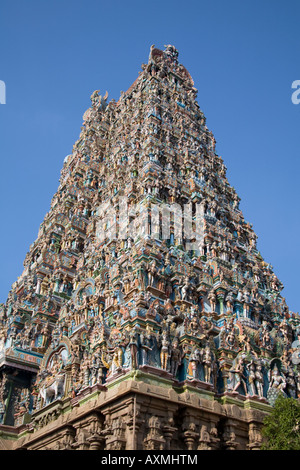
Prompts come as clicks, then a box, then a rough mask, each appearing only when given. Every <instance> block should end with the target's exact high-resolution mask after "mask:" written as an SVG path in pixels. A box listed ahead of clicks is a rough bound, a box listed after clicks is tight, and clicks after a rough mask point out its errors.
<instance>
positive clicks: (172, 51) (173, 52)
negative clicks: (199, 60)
mask: <svg viewBox="0 0 300 470" xmlns="http://www.w3.org/2000/svg"><path fill="white" fill-rule="evenodd" d="M164 47H165V50H164V53H165V55H166V56H167V57H170V58H171V59H172V60H174V62H176V64H177V63H178V54H179V53H178V50H177V49H176V47H175V46H172V45H171V44H167V45H165V46H164Z"/></svg>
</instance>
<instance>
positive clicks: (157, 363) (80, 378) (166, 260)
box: [0, 45, 300, 450]
mask: <svg viewBox="0 0 300 470" xmlns="http://www.w3.org/2000/svg"><path fill="white" fill-rule="evenodd" d="M196 96H197V89H196V88H195V87H194V82H193V80H192V78H191V76H190V74H189V73H188V71H187V70H186V69H185V67H184V66H183V65H182V64H180V63H179V61H178V51H177V50H176V49H175V47H174V46H170V45H168V46H166V48H165V50H159V49H157V48H155V47H154V46H152V47H151V50H150V55H149V60H148V63H147V64H143V65H142V71H141V72H140V73H139V75H138V78H137V79H136V81H135V82H134V83H133V85H132V86H131V87H130V88H129V90H128V91H127V92H126V93H122V94H121V97H120V99H119V101H118V102H116V101H114V100H111V101H109V102H108V95H107V93H106V94H105V96H101V95H100V94H99V92H98V91H95V92H94V93H93V95H92V96H91V107H90V108H89V109H88V110H87V111H86V112H85V114H84V116H83V120H84V122H83V126H82V129H81V133H80V136H79V139H78V141H77V142H76V143H75V145H74V146H73V150H72V153H71V154H70V155H68V156H67V157H66V158H65V160H64V164H63V168H62V171H61V178H60V181H59V187H58V189H57V192H56V193H55V195H54V196H53V199H52V201H51V207H50V210H49V212H48V213H47V214H46V216H45V218H44V220H43V222H42V224H41V226H40V229H39V233H38V237H37V239H36V241H35V242H34V243H32V245H31V246H30V248H29V251H28V253H27V255H26V258H25V261H24V270H23V273H22V275H21V276H20V277H19V278H18V280H17V281H16V282H15V283H14V284H13V285H12V288H11V291H10V292H9V295H8V298H7V301H6V303H5V305H4V304H2V305H1V306H0V332H1V339H0V380H1V382H0V383H1V388H0V432H1V434H0V448H1V449H13V450H17V449H23V450H26V449H28V450H42V449H43V450H44V449H51V450H62V449H70V450H101V449H103V450H134V449H138V450H139V449H141V450H156V449H157V450H170V449H171V450H200V449H216V450H219V449H220V450H223V449H230V450H234V449H237V450H239V449H249V450H251V449H259V448H260V446H261V442H262V438H261V427H262V423H263V419H264V417H265V416H266V414H267V413H268V412H269V411H270V409H271V407H272V406H273V405H274V402H275V400H276V397H277V396H278V395H279V394H282V395H284V396H286V397H298V394H299V392H300V387H299V385H300V381H299V366H298V363H299V361H300V360H299V344H300V342H299V340H298V336H299V333H300V330H299V327H300V322H299V317H298V315H297V314H295V313H293V312H291V311H289V308H288V306H287V305H286V302H285V299H284V298H283V297H282V295H281V290H282V288H283V286H282V284H281V282H280V281H279V280H278V278H277V277H276V275H275V274H274V272H273V269H272V266H271V265H270V264H269V263H268V262H266V261H264V259H263V257H262V255H261V254H260V253H259V251H258V250H257V247H256V239H257V236H256V234H255V233H254V231H253V228H252V225H251V224H250V223H248V222H246V221H245V219H244V217H243V214H242V212H241V210H240V209H239V197H238V195H237V194H236V191H235V190H234V188H233V187H232V186H230V184H229V182H228V181H227V178H226V166H225V165H224V163H223V160H222V158H221V157H220V156H219V155H217V153H216V150H215V139H214V136H213V134H212V133H211V132H210V131H209V130H208V128H207V127H206V122H205V117H204V115H203V113H202V111H201V109H200V108H199V105H198V103H197V101H196Z"/></svg>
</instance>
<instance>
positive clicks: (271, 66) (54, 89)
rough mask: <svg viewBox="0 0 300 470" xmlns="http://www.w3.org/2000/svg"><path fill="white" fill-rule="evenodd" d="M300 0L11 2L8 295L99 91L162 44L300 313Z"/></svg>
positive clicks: (6, 24) (0, 267) (6, 139)
mask: <svg viewBox="0 0 300 470" xmlns="http://www.w3.org/2000/svg"><path fill="white" fill-rule="evenodd" d="M299 17H300V2H299V1H298V0H295V1H293V0H286V1H285V2H283V1H277V0H260V1H256V0H252V1H248V0H243V1H241V0H238V1H237V0H227V1H224V0H209V1H208V0H205V1H203V0H190V1H189V2H182V1H181V2H180V1H177V0H173V1H171V0H169V1H157V0H152V1H151V2H142V1H131V0H128V1H118V0H111V1H109V2H107V1H105V2H104V1H102V0H84V1H81V0H59V1H58V0H51V1H49V0H27V1H25V0H1V3H0V44H1V60H0V80H3V81H4V82H5V84H6V104H5V105H0V176H1V185H0V209H1V230H0V302H1V301H2V302H4V301H5V300H6V297H7V293H8V291H9V289H10V287H11V284H12V283H13V282H14V281H15V280H16V279H17V277H18V276H19V275H20V274H21V273H22V269H23V260H24V258H25V255H26V253H27V251H28V249H29V246H30V244H31V243H32V242H33V241H34V240H35V239H36V236H37V232H38V228H39V225H40V223H41V222H42V220H43V218H44V215H45V214H46V212H47V211H48V210H49V207H50V201H51V198H52V196H53V194H54V192H55V191H56V189H57V187H58V184H59V183H58V180H59V176H60V170H61V167H62V164H63V160H64V158H65V156H66V155H68V154H69V153H71V151H72V146H73V144H74V142H75V141H76V140H77V138H78V136H79V133H80V127H81V124H82V115H83V113H84V111H85V110H86V109H87V108H88V107H89V106H90V100H89V97H90V95H91V94H92V92H93V91H94V90H96V89H100V90H101V92H103V93H105V91H106V90H108V92H109V99H112V98H114V99H116V100H117V99H118V98H119V96H120V92H121V91H122V90H123V91H126V90H127V88H129V86H130V85H131V84H132V82H133V81H134V80H135V79H136V77H137V75H138V72H139V71H140V70H141V64H142V63H145V62H147V60H148V55H149V50H150V46H151V44H155V45H156V47H158V48H164V45H165V44H173V45H175V46H176V48H177V49H178V50H179V61H180V62H181V63H182V64H183V65H184V66H185V67H186V68H187V69H188V70H189V72H190V73H191V75H192V77H193V79H194V82H195V86H196V87H197V89H198V90H199V91H198V102H199V105H200V107H201V109H202V110H203V112H204V113H205V115H206V117H207V125H208V127H209V128H210V129H211V130H212V132H213V133H214V135H215V138H216V140H217V152H218V154H219V155H221V156H222V158H223V159H224V162H225V164H226V166H227V170H228V173H227V175H228V179H229V182H230V184H231V185H232V186H234V187H235V189H236V190H237V192H238V194H239V196H240V197H241V199H242V202H241V209H242V210H243V213H244V216H245V219H246V220H247V221H249V222H251V223H252V224H253V227H254V230H255V232H256V233H257V235H258V248H259V250H260V251H261V253H262V255H263V257H264V258H265V260H266V261H267V262H270V263H271V264H272V265H273V267H274V271H275V273H276V274H277V276H278V277H279V279H280V280H281V281H282V282H283V284H284V286H285V288H284V291H283V295H284V296H285V297H286V300H287V303H288V305H289V307H290V309H291V310H293V311H299V301H298V292H299V286H298V283H299V274H298V266H299V265H300V256H299V229H300V223H299V199H300V198H299V170H300V163H299V161H300V159H299V149H300V145H299V143H300V142H299V140H300V138H299V123H300V104H299V105H295V104H293V103H292V101H291V95H292V92H293V90H292V88H291V85H292V82H293V81H294V80H300V70H299V46H300V44H299V43H300V28H299Z"/></svg>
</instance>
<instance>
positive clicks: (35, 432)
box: [0, 370, 270, 451]
mask: <svg viewBox="0 0 300 470" xmlns="http://www.w3.org/2000/svg"><path fill="white" fill-rule="evenodd" d="M269 410H270V406H269V405H266V404H265V403H263V402H261V401H259V400H254V399H250V398H249V399H245V397H241V396H240V395H226V396H225V395H224V396H221V397H216V396H214V394H213V393H212V391H211V390H208V389H205V388H203V389H201V386H199V384H195V383H192V382H186V383H178V382H174V381H172V380H170V379H169V378H168V377H158V376H154V375H153V374H150V373H148V372H144V371H140V370H137V371H132V372H128V373H127V374H125V375H122V376H119V377H117V378H116V379H115V380H114V381H112V382H111V383H109V384H106V386H103V385H97V384H96V385H95V386H94V387H87V389H86V390H85V389H83V390H82V391H81V393H80V394H79V395H77V396H76V397H75V398H72V397H68V398H64V399H62V400H56V401H55V402H53V403H51V404H49V405H48V406H46V407H44V408H42V409H41V410H39V411H36V412H35V413H34V414H33V415H32V416H31V421H30V423H28V424H26V419H25V423H23V424H20V425H19V426H18V427H12V426H0V433H1V437H0V448H1V449H3V450H5V449H7V450H9V449H10V450H111V451H112V450H120V451H122V450H186V451H197V450H258V449H260V446H261V433H260V430H261V427H262V423H263V419H264V417H265V415H266V413H268V411H269Z"/></svg>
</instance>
